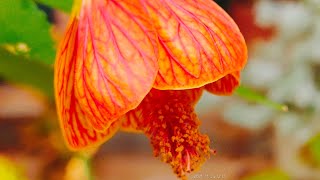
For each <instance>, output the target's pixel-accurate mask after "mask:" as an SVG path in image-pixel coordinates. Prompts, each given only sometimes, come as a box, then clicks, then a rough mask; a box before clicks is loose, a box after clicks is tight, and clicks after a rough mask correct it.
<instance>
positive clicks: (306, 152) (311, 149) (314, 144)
mask: <svg viewBox="0 0 320 180" xmlns="http://www.w3.org/2000/svg"><path fill="white" fill-rule="evenodd" d="M301 157H302V159H303V160H304V161H305V162H306V163H307V164H310V165H311V166H313V167H320V134H317V135H316V136H314V137H312V138H311V139H310V140H309V141H308V142H307V143H306V144H305V146H304V147H303V148H302V150H301Z"/></svg>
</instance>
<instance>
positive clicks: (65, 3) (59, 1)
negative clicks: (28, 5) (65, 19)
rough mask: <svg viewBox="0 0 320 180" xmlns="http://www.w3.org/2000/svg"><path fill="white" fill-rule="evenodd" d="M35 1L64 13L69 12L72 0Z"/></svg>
mask: <svg viewBox="0 0 320 180" xmlns="http://www.w3.org/2000/svg"><path fill="white" fill-rule="evenodd" d="M35 1H36V2H39V3H40V4H44V5H47V6H49V7H52V8H55V9H60V10H62V11H64V12H70V11H71V7H72V3H73V0H35Z"/></svg>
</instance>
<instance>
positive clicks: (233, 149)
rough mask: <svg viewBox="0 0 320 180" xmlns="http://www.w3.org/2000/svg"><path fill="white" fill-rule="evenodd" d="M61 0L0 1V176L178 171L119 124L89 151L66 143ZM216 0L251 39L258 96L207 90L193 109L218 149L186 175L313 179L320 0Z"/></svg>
mask: <svg viewBox="0 0 320 180" xmlns="http://www.w3.org/2000/svg"><path fill="white" fill-rule="evenodd" d="M57 2H58V1H57ZM57 2H55V1H50V0H37V1H31V0H1V1H0V179H1V180H16V179H17V180H20V179H25V180H42V179H46V180H60V179H65V180H78V179H79V180H89V179H97V180H104V179H106V180H122V179H133V180H174V179H177V178H176V177H175V175H174V174H173V173H172V170H171V168H170V167H169V166H168V165H167V164H165V163H162V162H161V161H159V160H158V159H156V158H154V157H153V154H152V149H151V146H150V144H149V142H148V139H147V138H146V137H145V136H144V135H139V134H128V133H123V132H121V133H117V134H116V135H115V136H114V137H113V138H112V139H111V140H110V141H108V142H106V143H105V144H104V145H103V146H102V147H101V148H100V149H98V150H96V151H95V152H92V153H91V156H90V157H91V158H88V157H87V156H85V155H83V154H79V153H72V152H69V151H68V150H67V149H66V147H65V146H64V142H63V140H62V137H61V133H60V130H59V128H58V120H57V115H56V112H55V105H54V101H53V97H52V91H53V89H52V66H51V65H50V63H51V62H53V59H54V53H55V45H56V44H57V43H58V41H59V40H60V39H61V38H62V34H63V32H64V29H65V26H66V24H67V21H68V12H69V9H70V4H71V3H72V0H67V1H61V3H59V2H60V1H59V2H58V3H57ZM216 2H217V3H219V4H220V5H221V6H222V7H223V8H224V9H225V10H226V11H227V12H228V13H229V14H230V15H231V16H232V17H233V18H234V20H235V21H236V23H237V24H238V25H239V28H240V30H241V31H242V33H243V35H244V36H245V39H246V42H247V45H248V48H249V60H248V65H247V66H246V68H245V70H244V71H243V73H242V85H243V86H244V87H246V88H247V89H250V90H251V91H252V93H257V94H259V95H261V96H259V97H256V96H255V95H252V96H250V93H249V95H248V94H247V96H243V94H241V92H237V93H235V95H233V96H231V97H218V96H212V95H209V94H204V95H203V98H202V99H201V100H200V102H199V103H198V105H197V112H198V115H199V117H200V119H201V120H202V125H201V126H202V132H203V133H207V134H208V135H209V136H210V138H211V140H212V143H211V145H212V147H213V148H215V149H216V150H217V154H216V155H215V156H212V157H211V159H209V160H208V161H207V162H206V163H205V164H204V165H203V167H202V169H201V170H200V171H197V172H194V173H192V174H191V175H190V176H189V179H199V180H208V179H226V180H240V179H241V180H242V179H243V180H269V179H270V180H271V179H275V180H287V179H297V180H319V179H320V1H319V0H219V1H216ZM48 44H49V45H48ZM51 45H52V46H51ZM35 59H37V60H35ZM248 97H253V98H248ZM276 103H278V104H279V105H278V104H276ZM281 105H285V106H281ZM279 107H280V108H279ZM286 108H287V109H288V111H286Z"/></svg>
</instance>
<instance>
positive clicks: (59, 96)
mask: <svg viewBox="0 0 320 180" xmlns="http://www.w3.org/2000/svg"><path fill="white" fill-rule="evenodd" d="M78 23H79V22H78V20H77V19H75V18H74V19H73V21H72V22H71V24H70V25H69V28H68V31H67V34H66V37H65V39H64V40H63V42H62V44H61V48H60V50H59V53H58V56H57V61H56V64H55V79H54V84H55V93H56V94H55V95H56V96H55V97H56V103H57V110H58V115H59V120H60V127H61V130H62V134H63V136H64V138H65V140H66V142H67V146H68V148H69V149H72V150H78V149H83V148H87V147H92V146H98V145H100V144H101V143H103V142H105V141H106V140H107V139H109V138H110V137H111V136H112V135H113V134H114V133H115V132H116V131H117V129H118V128H119V121H115V122H113V123H111V125H109V128H108V129H107V130H106V131H104V132H98V131H96V130H95V129H94V128H93V126H92V124H91V123H90V122H91V121H92V120H91V119H90V118H91V117H89V116H87V115H86V113H85V111H84V108H83V107H82V106H81V105H80V103H79V101H81V99H80V98H79V97H77V95H76V94H75V91H76V90H75V88H76V87H75V86H74V83H75V73H74V71H75V69H76V65H75V63H74V62H75V61H76V58H77V56H76V53H77V49H76V41H77V33H76V29H77V26H78Z"/></svg>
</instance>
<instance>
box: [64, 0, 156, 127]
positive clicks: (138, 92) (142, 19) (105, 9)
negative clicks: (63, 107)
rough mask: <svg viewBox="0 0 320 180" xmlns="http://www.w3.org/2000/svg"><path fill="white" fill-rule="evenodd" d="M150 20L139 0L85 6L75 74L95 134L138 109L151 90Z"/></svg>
mask: <svg viewBox="0 0 320 180" xmlns="http://www.w3.org/2000/svg"><path fill="white" fill-rule="evenodd" d="M146 17H147V15H146V13H145V12H144V11H143V10H142V9H140V8H139V1H138V0H134V1H130V2H129V1H113V0H110V1H104V0H91V1H83V5H82V9H81V12H80V16H79V24H78V28H77V29H76V31H77V37H76V41H75V42H74V43H75V46H76V47H75V48H76V52H75V53H74V56H76V58H74V59H73V60H72V62H71V63H72V64H74V66H75V70H74V72H71V73H75V76H74V79H75V81H74V86H75V94H76V97H77V98H78V101H79V104H80V105H81V107H82V109H83V111H84V113H85V114H86V116H90V123H91V124H92V126H93V127H94V129H96V130H99V131H104V130H105V129H106V128H108V127H109V126H110V124H111V123H112V122H114V121H115V120H116V119H118V118H119V117H121V116H122V115H123V114H125V113H126V112H128V111H129V110H131V109H133V108H135V107H136V106H138V104H139V103H140V102H141V101H142V99H143V98H144V97H145V95H146V94H147V93H148V92H149V91H150V89H151V87H152V84H153V82H154V79H155V77H156V74H157V71H158V65H157V59H156V54H155V52H156V50H155V49H154V48H153V47H154V44H155V38H156V35H155V32H153V30H152V28H151V23H150V21H149V20H148V19H147V18H146ZM128 29H130V31H128ZM69 44H70V42H69ZM68 46H70V45H67V46H66V48H68ZM60 61H61V62H69V61H70V59H66V60H60ZM61 68H64V67H63V65H62V67H61ZM61 78H64V77H61ZM66 78H67V77H66Z"/></svg>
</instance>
